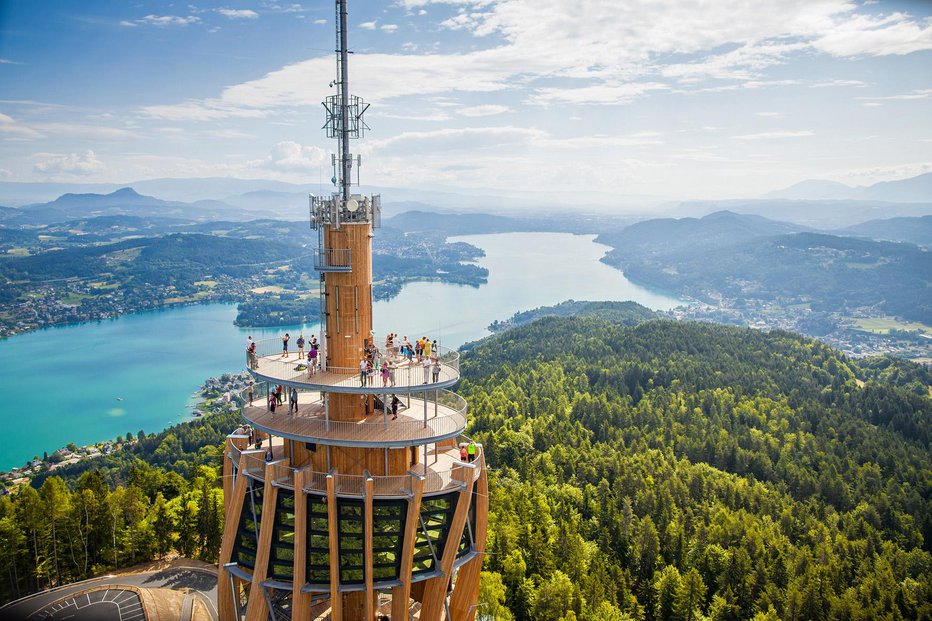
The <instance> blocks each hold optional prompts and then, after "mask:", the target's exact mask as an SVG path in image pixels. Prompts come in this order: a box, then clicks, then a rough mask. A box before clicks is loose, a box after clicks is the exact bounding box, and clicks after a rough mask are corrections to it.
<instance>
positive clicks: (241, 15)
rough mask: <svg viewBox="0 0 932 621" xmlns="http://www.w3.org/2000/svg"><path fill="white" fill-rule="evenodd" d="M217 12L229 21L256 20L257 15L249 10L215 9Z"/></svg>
mask: <svg viewBox="0 0 932 621" xmlns="http://www.w3.org/2000/svg"><path fill="white" fill-rule="evenodd" d="M217 12H218V13H220V14H221V15H223V16H224V17H229V18H230V19H258V18H259V14H258V13H256V12H255V11H253V10H251V9H217Z"/></svg>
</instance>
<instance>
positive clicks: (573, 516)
mask: <svg viewBox="0 0 932 621" xmlns="http://www.w3.org/2000/svg"><path fill="white" fill-rule="evenodd" d="M463 374H464V379H463V380H462V381H461V383H460V386H459V388H458V391H459V392H460V393H461V394H462V395H463V396H465V397H466V398H467V399H468V400H469V403H470V411H471V417H472V423H471V428H470V429H469V430H468V432H469V433H470V434H471V435H472V436H473V437H475V438H477V439H478V440H480V441H481V442H483V443H484V445H485V449H486V454H487V456H488V460H489V463H490V469H491V473H490V475H491V478H490V486H491V491H490V495H491V498H490V504H491V507H492V509H491V511H492V515H491V518H490V534H489V550H488V552H489V553H488V556H487V560H486V566H485V569H486V573H485V575H484V581H483V585H482V595H481V599H482V603H483V606H484V607H485V608H486V610H488V611H489V613H490V616H491V617H494V618H496V619H516V620H521V621H526V620H549V619H554V620H557V619H562V620H564V621H569V620H570V619H577V620H582V619H591V620H593V621H595V620H596V619H600V620H603V619H609V620H620V619H645V620H664V621H666V620H678V621H679V620H682V621H687V620H690V621H691V620H698V619H714V620H730V619H756V620H758V621H761V620H765V619H774V620H776V619H793V620H797V619H798V620H802V619H865V620H866V619H929V618H930V617H932V556H930V548H932V546H930V543H932V495H930V491H932V468H930V466H932V458H930V451H929V448H930V446H929V444H930V432H932V401H930V399H929V397H928V390H929V388H928V387H929V384H930V383H932V381H930V380H932V378H930V373H929V370H928V369H927V368H925V367H922V366H920V365H915V364H912V363H907V362H903V361H897V360H893V359H889V358H882V359H872V360H867V361H856V360H851V359H847V358H845V357H844V356H842V355H841V354H839V353H838V352H837V351H835V350H833V349H831V348H829V347H827V346H825V345H823V344H820V343H818V342H816V341H812V340H809V339H807V338H804V337H801V336H798V335H795V334H790V333H785V332H778V331H774V332H770V333H762V332H757V331H753V330H749V329H740V328H729V327H723V326H715V325H710V324H702V323H690V322H681V323H674V322H667V321H650V322H646V323H642V324H640V325H638V326H636V327H624V326H620V325H617V324H610V323H607V322H604V321H600V320H597V319H588V318H587V319H579V318H576V319H564V318H545V319H542V320H540V321H537V322H535V323H532V324H530V325H527V326H523V327H518V328H515V329H513V330H510V331H507V332H505V333H503V334H501V335H498V336H497V337H495V338H493V339H491V340H490V341H489V342H487V343H484V344H480V345H479V346H477V347H475V348H473V349H472V350H471V351H470V354H469V355H468V356H467V357H466V358H465V360H464V363H463Z"/></svg>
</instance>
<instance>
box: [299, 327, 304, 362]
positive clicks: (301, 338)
mask: <svg viewBox="0 0 932 621" xmlns="http://www.w3.org/2000/svg"><path fill="white" fill-rule="evenodd" d="M298 360H304V333H303V332H302V333H301V334H300V335H299V336H298Z"/></svg>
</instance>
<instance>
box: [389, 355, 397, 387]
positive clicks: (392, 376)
mask: <svg viewBox="0 0 932 621" xmlns="http://www.w3.org/2000/svg"><path fill="white" fill-rule="evenodd" d="M395 367H396V365H395V363H394V362H393V361H391V360H389V361H388V381H390V382H391V383H392V386H394V385H395Z"/></svg>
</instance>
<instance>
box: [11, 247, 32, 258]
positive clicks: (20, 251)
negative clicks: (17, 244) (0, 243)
mask: <svg viewBox="0 0 932 621" xmlns="http://www.w3.org/2000/svg"><path fill="white" fill-rule="evenodd" d="M6 253H7V254H10V255H13V256H14V257H28V256H29V250H28V249H27V248H10V249H9V250H7V251H6Z"/></svg>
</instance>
